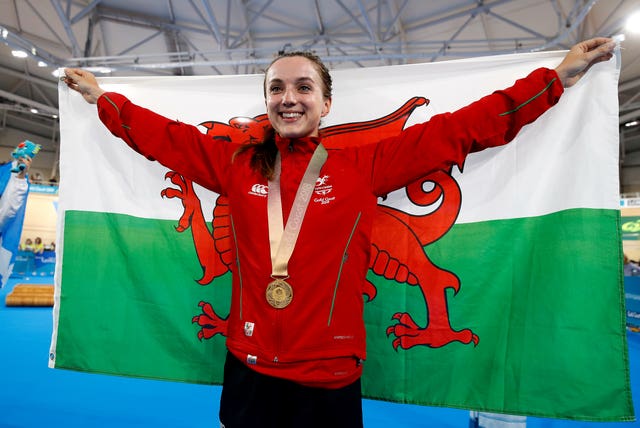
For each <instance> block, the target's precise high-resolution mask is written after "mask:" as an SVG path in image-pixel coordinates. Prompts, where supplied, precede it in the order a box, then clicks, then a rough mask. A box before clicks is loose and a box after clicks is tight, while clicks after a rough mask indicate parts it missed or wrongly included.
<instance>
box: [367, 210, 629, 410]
mask: <svg viewBox="0 0 640 428" xmlns="http://www.w3.org/2000/svg"><path fill="white" fill-rule="evenodd" d="M618 222H619V212H618V211H617V210H602V209H572V210H567V211H562V212H557V213H554V214H550V215H546V216H541V217H535V218H523V219H511V220H496V221H488V222H481V223H469V224H461V225H455V226H454V227H453V228H452V230H451V231H450V232H448V233H447V235H445V236H444V237H443V238H442V239H441V240H439V241H437V242H436V243H435V244H433V245H431V246H428V247H426V253H427V254H428V256H429V257H430V258H431V260H432V261H433V262H434V263H435V264H436V265H437V266H439V267H441V268H443V269H446V270H449V271H452V272H454V273H455V274H456V275H458V277H459V278H460V282H461V288H460V291H459V292H458V294H457V295H454V293H453V291H452V290H451V289H450V290H448V292H447V295H448V308H449V316H450V320H451V325H452V327H453V329H454V330H461V329H463V328H469V329H471V330H472V331H473V332H474V333H475V334H477V335H478V336H479V344H478V346H477V347H474V346H473V345H472V344H471V345H468V344H462V343H459V342H456V343H452V344H450V345H447V346H445V347H442V348H428V347H421V348H412V349H410V350H398V352H397V353H401V354H403V356H404V357H405V358H406V359H405V360H404V363H403V362H402V361H403V360H402V359H401V358H398V355H397V353H396V351H394V350H393V349H392V347H391V346H390V338H387V337H386V334H385V328H386V326H388V325H391V324H393V323H392V322H391V316H392V315H393V313H394V312H395V311H406V312H408V313H410V314H411V315H412V317H413V318H414V320H416V322H417V323H418V324H421V326H424V325H425V324H426V317H427V313H426V307H425V305H424V303H423V299H422V296H421V294H420V291H419V289H418V287H410V286H407V285H400V284H397V283H394V282H390V281H385V280H381V279H380V278H379V277H377V276H375V275H373V274H371V272H370V273H369V278H370V280H371V281H372V282H375V283H376V285H377V289H378V293H379V294H378V296H377V297H376V299H375V300H374V301H373V302H371V303H368V304H367V305H365V311H366V315H367V316H366V319H367V321H368V326H367V327H368V330H367V331H368V339H367V340H368V344H369V346H368V349H369V355H368V361H367V363H366V370H365V374H366V375H365V378H364V382H363V385H364V391H365V394H366V395H368V396H370V397H374V398H383V399H386V400H395V401H399V402H406V403H419V404H428V405H435V406H447V407H459V408H474V409H478V410H480V409H483V410H486V411H497V412H504V413H512V414H522V413H524V414H527V413H529V412H528V410H530V409H541V410H539V411H537V412H535V413H536V414H537V415H538V416H543V417H544V416H547V417H556V418H557V417H566V418H583V419H585V420H594V421H600V420H602V421H605V420H628V418H627V417H626V416H625V415H629V414H633V410H632V409H633V406H632V403H631V394H630V390H629V386H628V385H629V383H628V359H627V348H626V335H625V333H624V332H625V329H624V322H625V319H624V313H623V312H624V311H623V310H622V308H623V307H624V304H623V303H622V299H623V283H622V277H621V267H620V266H621V263H620V257H617V258H616V257H612V256H611V255H612V254H618V255H619V254H620V253H621V248H620V240H619V229H618V224H619V223H618ZM380 320H382V322H385V320H387V321H388V324H385V325H378V324H379V322H380ZM418 379H422V380H418ZM398 384H399V385H401V387H397V386H396V385H398ZM390 394H391V396H389V395H390ZM507 397H508V398H509V400H507ZM622 397H623V399H621V398H622ZM576 403H579V408H576ZM605 403H606V404H605ZM529 414H531V413H529Z"/></svg>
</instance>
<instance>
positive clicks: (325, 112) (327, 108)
mask: <svg viewBox="0 0 640 428" xmlns="http://www.w3.org/2000/svg"><path fill="white" fill-rule="evenodd" d="M329 111H331V98H327V99H325V100H324V105H323V106H322V113H321V114H320V116H322V117H325V116H326V115H328V114H329Z"/></svg>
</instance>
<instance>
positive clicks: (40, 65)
mask: <svg viewBox="0 0 640 428" xmlns="http://www.w3.org/2000/svg"><path fill="white" fill-rule="evenodd" d="M48 66H49V64H47V63H46V62H44V61H38V67H48Z"/></svg>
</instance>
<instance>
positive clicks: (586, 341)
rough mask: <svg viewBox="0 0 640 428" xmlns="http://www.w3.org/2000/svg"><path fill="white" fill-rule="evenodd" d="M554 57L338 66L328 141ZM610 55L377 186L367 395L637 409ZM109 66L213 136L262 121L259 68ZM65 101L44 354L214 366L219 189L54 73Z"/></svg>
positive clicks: (491, 405) (445, 106)
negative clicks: (194, 72)
mask: <svg viewBox="0 0 640 428" xmlns="http://www.w3.org/2000/svg"><path fill="white" fill-rule="evenodd" d="M563 56H564V53H557V52H551V53H549V52H546V53H536V54H520V55H507V56H499V57H491V58H481V59H473V60H462V61H451V62H443V63H434V64H420V65H406V66H390V67H379V68H367V69H355V70H335V71H334V72H333V76H334V82H335V88H334V89H335V90H334V93H335V94H336V95H335V96H334V100H333V107H332V112H331V114H330V115H329V116H328V118H327V119H326V122H325V123H323V128H324V133H325V135H326V140H325V141H327V145H331V144H333V145H341V144H342V145H344V144H349V141H350V136H353V135H354V134H353V133H366V134H367V137H368V138H371V139H374V138H382V137H384V136H385V135H387V134H390V133H397V132H398V131H399V130H400V129H402V128H404V127H407V126H410V125H411V124H413V123H416V122H419V121H424V120H427V119H428V118H429V117H431V116H432V115H434V114H437V113H441V112H446V111H452V110H455V109H457V108H460V107H462V106H464V105H466V104H468V103H470V102H472V101H474V100H475V99H477V98H480V97H481V96H483V95H486V94H488V93H490V92H492V91H494V90H496V89H500V88H503V87H507V86H510V85H511V84H513V82H514V81H515V80H516V79H517V78H520V77H523V76H525V75H527V74H528V73H529V72H530V71H532V70H533V69H535V68H537V67H541V66H546V67H550V68H553V67H555V66H556V65H557V64H558V63H559V62H560V60H561V58H562V57H563ZM617 61H618V62H617ZM618 74H619V57H617V58H616V59H613V60H611V61H609V62H607V63H603V64H598V65H597V66H595V67H593V68H592V70H591V71H590V72H589V73H588V74H587V76H586V77H585V78H584V79H582V80H581V81H580V82H579V83H578V84H577V85H576V86H575V87H572V88H570V89H568V90H567V91H566V93H565V94H564V95H563V96H562V98H561V100H560V102H559V104H558V105H557V106H555V107H554V108H553V109H551V110H550V111H548V112H547V113H545V114H544V115H543V116H542V117H541V118H540V119H539V120H538V121H536V122H535V123H533V124H531V125H528V126H527V127H525V128H524V129H523V130H522V132H521V133H520V134H519V135H518V137H517V138H516V139H515V140H514V141H513V142H512V143H510V144H508V145H507V146H504V147H499V148H493V149H489V150H486V151H484V152H481V153H477V154H472V155H471V156H469V158H468V159H467V161H466V164H465V166H464V172H461V171H458V170H457V169H455V170H452V171H437V172H434V173H433V174H431V175H430V176H428V177H425V178H424V179H423V180H420V181H419V182H417V183H415V184H414V185H411V186H409V187H408V188H406V189H402V190H399V191H397V192H395V193H393V194H390V195H389V196H388V197H387V198H385V199H384V200H380V203H379V212H380V215H379V216H378V220H376V224H375V226H374V231H373V242H372V256H371V262H370V270H369V273H368V276H367V280H368V282H369V284H368V285H369V287H368V288H367V293H366V297H363V298H365V299H366V300H367V304H366V305H365V312H366V313H365V321H366V324H367V332H368V339H367V340H368V359H367V361H366V363H365V372H364V378H363V392H364V395H365V396H366V397H371V398H376V399H382V400H390V401H397V402H402V403H417V404H424V405H431V406H446V407H456V408H462V409H474V410H479V411H488V412H502V413H508V414H524V415H535V416H542V417H555V418H568V419H581V420H591V421H625V420H632V419H633V417H634V416H633V407H632V402H631V393H630V386H629V368H628V357H627V346H626V333H625V317H624V308H623V305H624V297H623V282H622V269H621V266H622V251H621V240H620V227H619V221H620V220H619V219H620V217H619V211H618V206H619V194H618V110H617V108H618V101H617V81H618ZM102 85H103V87H104V88H105V89H107V90H110V91H116V92H121V93H123V94H125V95H126V96H128V97H129V98H130V99H131V100H132V101H133V102H136V103H138V104H141V105H144V106H146V107H149V108H151V109H153V110H155V111H157V112H158V113H160V114H163V115H165V116H167V117H170V118H174V119H178V120H181V121H183V122H188V123H192V124H195V125H200V128H201V129H202V132H204V133H208V134H210V135H211V136H212V137H216V138H233V136H234V135H236V133H246V132H253V131H254V130H255V129H257V128H259V127H260V125H261V122H264V121H265V120H266V118H265V116H264V101H263V98H262V76H258V75H250V76H215V77H144V78H135V77H130V78H107V79H103V80H102ZM60 112H61V132H62V147H61V161H60V168H61V183H60V184H61V185H60V193H59V196H60V202H59V203H60V212H61V213H62V214H63V215H60V216H59V217H60V225H59V231H60V239H59V243H60V245H59V247H60V254H61V255H62V256H61V257H59V263H58V265H57V266H56V281H55V282H56V304H55V308H54V317H55V322H54V333H53V338H52V344H51V353H50V366H51V367H55V368H65V369H72V370H80V371H87V372H95V373H107V374H118V375H126V376H137V377H143V378H154V379H166V380H172V381H184V382H195V383H206V384H217V383H220V382H221V380H222V365H223V361H224V355H225V347H224V340H225V337H224V332H225V326H226V317H227V314H228V308H229V300H230V277H231V275H230V273H229V271H228V263H226V262H225V260H226V259H225V257H226V256H225V254H224V245H223V244H224V242H225V241H224V240H225V239H226V238H229V227H228V226H229V218H228V211H227V205H226V203H227V201H226V199H225V198H223V197H218V195H216V194H213V193H211V192H209V191H207V190H205V189H203V188H201V187H200V186H198V184H197V183H192V182H190V181H188V180H185V179H184V178H183V177H182V176H181V175H179V174H178V173H176V172H174V171H170V170H167V169H166V168H165V167H163V166H161V165H159V164H157V163H155V162H150V161H148V160H147V159H145V158H144V157H142V156H139V155H137V154H135V153H134V152H133V151H132V150H131V149H129V148H128V147H127V146H126V145H125V144H124V143H123V142H122V141H119V140H118V139H116V138H114V137H113V136H112V135H111V134H110V133H109V132H108V131H107V130H106V129H105V128H104V126H102V124H101V123H100V122H99V120H98V118H97V114H96V108H95V106H93V105H88V104H86V103H85V102H84V101H83V100H82V98H81V97H80V96H79V95H78V94H76V93H73V92H70V91H69V90H68V89H67V88H66V87H63V86H61V88H60ZM262 124H264V123H262ZM424 155H425V156H429V153H425V154H424ZM318 257H322V255H321V254H319V255H318Z"/></svg>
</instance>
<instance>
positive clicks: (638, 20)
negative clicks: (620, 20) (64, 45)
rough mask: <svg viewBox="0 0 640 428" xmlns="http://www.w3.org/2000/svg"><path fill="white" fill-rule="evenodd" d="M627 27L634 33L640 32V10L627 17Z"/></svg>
mask: <svg viewBox="0 0 640 428" xmlns="http://www.w3.org/2000/svg"><path fill="white" fill-rule="evenodd" d="M625 28H626V29H627V30H628V31H630V32H632V33H640V12H634V13H632V14H631V15H630V16H629V18H627V22H626V24H625Z"/></svg>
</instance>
